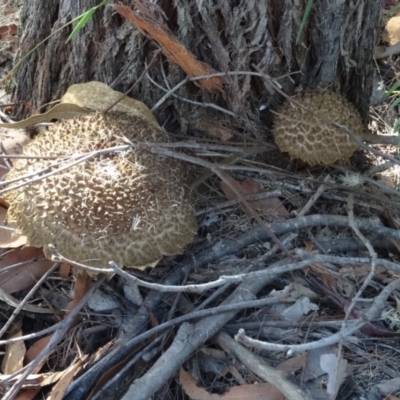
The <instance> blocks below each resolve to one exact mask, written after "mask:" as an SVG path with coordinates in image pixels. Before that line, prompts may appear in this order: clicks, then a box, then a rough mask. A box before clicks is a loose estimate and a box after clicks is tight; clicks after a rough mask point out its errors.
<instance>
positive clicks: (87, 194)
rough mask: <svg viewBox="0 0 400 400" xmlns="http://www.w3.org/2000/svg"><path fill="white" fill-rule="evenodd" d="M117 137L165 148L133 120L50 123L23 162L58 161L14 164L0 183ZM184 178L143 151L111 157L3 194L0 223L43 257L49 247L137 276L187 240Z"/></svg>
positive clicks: (175, 165) (168, 162)
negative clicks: (135, 271) (4, 215)
mask: <svg viewBox="0 0 400 400" xmlns="http://www.w3.org/2000/svg"><path fill="white" fill-rule="evenodd" d="M123 135H125V136H126V137H127V138H128V139H130V140H131V141H139V142H144V141H148V142H166V141H168V136H167V134H166V133H165V132H164V131H163V130H162V129H161V128H159V127H156V125H155V124H151V123H149V122H148V121H147V120H146V119H143V118H140V117H138V116H134V115H129V114H126V113H120V112H111V113H108V114H105V115H104V114H100V113H93V114H89V115H87V116H79V117H75V118H72V119H68V120H62V121H60V122H57V123H55V124H54V125H53V126H51V127H50V128H49V129H48V130H46V131H44V132H41V133H40V134H39V135H38V136H37V137H36V138H35V139H34V140H33V141H32V142H31V143H29V144H28V145H27V146H26V147H25V148H24V155H26V156H42V157H43V156H53V157H54V156H56V157H59V158H58V159H20V160H18V161H17V162H15V164H14V166H13V168H12V170H11V171H10V172H9V173H8V174H7V176H6V178H5V179H7V180H10V179H14V178H19V177H22V176H26V175H31V176H32V174H35V173H39V172H38V171H43V170H46V171H45V173H46V174H47V173H48V172H49V171H56V170H57V169H58V168H60V167H63V166H66V165H68V164H71V162H72V161H73V160H71V158H62V157H65V156H71V155H76V154H82V153H88V152H90V151H93V150H101V149H106V148H108V147H112V146H118V145H123V144H125V143H124V142H123V140H122V137H123ZM55 165H57V166H55ZM42 174H43V173H42ZM187 175H188V174H187V166H186V165H185V164H184V163H182V162H180V161H177V160H174V159H171V158H167V157H162V156H158V155H153V154H151V153H150V152H148V151H145V150H138V151H135V150H134V149H129V150H126V151H120V152H112V153H108V154H104V155H101V156H97V157H93V158H90V159H88V160H86V161H85V162H82V163H79V164H77V165H75V166H72V167H70V168H68V169H66V170H64V171H62V172H59V173H56V174H54V175H52V176H50V177H47V178H45V179H41V180H39V181H37V182H35V183H32V184H29V185H26V186H23V187H21V188H18V189H15V190H12V191H10V192H8V193H6V195H5V198H6V200H7V201H8V202H9V203H10V207H9V210H8V218H9V220H11V221H15V222H17V225H18V227H19V230H20V231H21V233H22V234H24V235H26V236H27V237H28V241H29V244H30V245H32V246H37V247H41V246H44V250H45V252H46V251H47V246H48V245H49V244H50V243H51V244H54V245H55V246H56V248H57V250H58V251H59V252H60V253H61V254H62V255H64V256H65V257H67V258H69V259H72V260H74V261H77V262H81V263H85V264H88V265H91V266H95V267H107V266H108V262H109V261H111V260H113V261H115V262H116V263H117V264H119V265H120V266H126V267H135V268H144V267H146V266H149V265H155V264H156V263H157V261H159V260H160V259H161V257H162V256H163V255H172V254H176V253H179V252H181V251H182V249H183V248H184V246H186V245H187V244H188V243H190V242H191V241H192V239H193V236H194V235H195V232H196V221H195V215H194V210H193V206H192V204H191V201H190V194H189V190H188V187H187V185H186V183H187V182H186V180H187ZM23 181H27V179H24V180H23ZM20 183H21V181H18V182H16V183H13V184H11V187H12V186H14V185H17V184H20Z"/></svg>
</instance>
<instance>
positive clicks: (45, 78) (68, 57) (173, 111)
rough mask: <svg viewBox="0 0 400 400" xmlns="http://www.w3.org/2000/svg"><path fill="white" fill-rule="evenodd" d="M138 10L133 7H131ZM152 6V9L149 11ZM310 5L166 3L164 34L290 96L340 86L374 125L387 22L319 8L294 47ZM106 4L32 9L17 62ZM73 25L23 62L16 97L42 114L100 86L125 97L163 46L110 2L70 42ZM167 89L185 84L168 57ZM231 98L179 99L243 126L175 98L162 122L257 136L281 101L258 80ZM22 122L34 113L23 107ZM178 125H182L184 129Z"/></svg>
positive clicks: (228, 94)
mask: <svg viewBox="0 0 400 400" xmlns="http://www.w3.org/2000/svg"><path fill="white" fill-rule="evenodd" d="M123 3H124V4H126V5H128V6H130V7H132V8H133V7H134V3H135V0H124V1H123ZM142 3H144V4H145V7H152V8H150V9H151V10H154V8H155V6H154V4H151V5H150V4H148V3H145V2H144V1H143V0H142ZM306 3H307V1H306V0H264V1H260V0H242V1H239V0H235V1H226V0H201V1H200V0H190V1H188V0H174V1H171V0H163V1H159V2H158V6H159V7H161V9H162V10H163V12H164V13H165V17H166V18H165V22H164V25H166V26H168V28H169V29H170V31H171V33H172V34H173V35H174V36H175V38H176V39H178V40H179V41H180V42H181V43H182V44H183V45H184V46H185V47H186V48H187V49H189V50H190V51H191V52H193V53H194V55H195V56H196V57H197V58H198V60H200V61H202V62H205V63H207V64H208V65H209V66H211V67H212V68H213V69H214V70H215V71H219V72H227V71H255V72H261V73H263V74H267V75H269V76H270V77H273V78H276V79H278V81H279V83H280V84H281V85H282V87H283V90H284V91H286V92H287V93H288V94H291V93H292V92H293V90H294V88H295V87H297V86H302V87H308V88H314V87H321V88H326V87H333V88H334V89H335V90H338V91H340V92H342V93H343V94H344V95H345V96H346V97H347V98H348V99H349V100H350V101H352V102H353V103H354V104H355V105H356V106H357V108H358V109H359V111H360V112H361V115H362V116H363V118H364V120H366V117H367V113H368V107H369V98H370V95H371V91H372V77H373V62H372V59H373V49H374V45H375V42H376V32H377V26H378V22H379V19H380V15H381V8H382V5H381V2H379V1H376V0H357V1H349V0H318V1H314V5H313V7H312V9H311V12H310V14H309V15H308V17H307V18H306V20H305V25H304V29H303V30H302V33H301V35H300V37H299V41H298V43H297V44H296V36H297V35H298V32H299V29H300V25H301V21H302V18H303V15H304V12H305V6H306ZM97 4H99V0H74V1H72V0H48V1H42V0H24V7H23V13H22V17H21V25H22V30H23V31H22V37H21V42H20V51H19V57H22V56H24V55H25V54H27V53H28V52H29V51H30V50H32V49H33V48H34V47H35V46H36V45H37V44H38V43H39V42H40V41H42V40H44V39H45V38H46V37H48V36H49V35H50V34H52V33H54V32H56V30H58V29H60V28H61V27H62V26H63V25H65V24H66V23H68V22H70V21H71V19H73V18H75V17H76V16H78V15H80V14H82V13H83V12H85V11H86V10H88V9H89V8H91V7H93V6H95V5H97ZM71 30H72V27H71V25H70V26H68V27H66V28H65V29H62V30H60V31H59V32H57V33H55V34H54V36H52V37H51V38H50V39H49V40H47V41H46V42H45V44H43V45H41V46H40V47H39V48H38V49H37V50H35V51H34V52H33V53H32V54H31V55H30V56H29V57H27V59H26V60H24V61H23V62H22V64H21V66H20V67H19V69H18V70H17V72H16V81H17V82H18V86H17V88H16V90H15V94H14V98H15V100H17V101H25V102H28V103H30V104H31V105H32V106H33V108H38V107H39V106H42V105H43V104H45V103H48V102H51V101H54V100H56V99H58V98H60V97H61V96H62V94H63V93H64V92H65V91H66V89H67V88H68V87H69V86H70V85H71V84H73V83H80V82H87V81H91V80H98V81H102V82H105V83H107V84H109V85H110V86H112V87H113V88H114V89H116V90H120V91H126V90H127V89H128V88H129V87H130V86H131V85H133V84H134V83H135V82H136V81H137V79H138V78H139V77H140V75H141V74H142V72H143V71H144V69H145V65H146V63H147V64H148V63H149V62H150V60H151V59H152V56H153V53H154V50H155V49H157V48H158V46H157V44H156V43H155V42H154V41H153V40H151V39H149V38H146V37H144V36H143V34H142V33H139V31H138V30H137V29H136V27H135V26H133V24H132V23H131V22H129V21H126V20H125V19H124V18H122V17H121V16H120V15H119V14H118V13H116V12H115V8H114V4H113V2H111V3H110V4H108V5H107V6H105V7H102V8H100V9H99V10H98V11H96V12H95V14H94V16H93V17H92V18H91V19H90V21H89V23H88V24H87V25H86V26H85V27H84V28H83V29H82V30H81V31H80V32H79V33H78V34H77V35H76V36H75V37H74V38H73V39H72V40H71V41H69V42H68V43H67V38H68V36H69V34H70V33H71ZM149 75H150V76H151V78H152V79H153V80H154V81H155V82H156V83H158V85H161V86H162V87H164V88H165V89H166V90H168V89H169V88H172V87H174V86H175V85H176V84H178V83H179V82H180V81H181V80H182V79H184V78H185V77H186V75H185V73H184V72H183V71H182V69H181V68H180V67H178V66H177V65H175V64H173V63H171V62H169V60H168V59H167V58H166V57H165V56H162V62H158V63H157V64H156V66H155V67H154V68H153V69H152V70H151V71H150V72H149ZM225 82H226V83H227V84H226V85H225V87H224V92H223V93H217V94H215V93H214V94H210V93H208V92H206V91H205V90H201V89H199V88H198V87H197V86H195V85H193V84H187V85H185V86H183V87H182V88H181V89H180V90H179V91H178V92H177V94H178V95H179V96H180V97H184V98H185V99H187V100H191V101H196V102H201V103H213V104H215V105H218V106H220V107H223V108H225V109H227V110H229V111H231V112H234V113H236V114H239V115H240V116H243V117H245V118H239V119H238V118H232V117H230V116H229V115H228V114H221V113H220V112H219V111H215V109H210V108H205V107H201V106H199V105H196V104H192V103H188V102H185V101H182V99H181V98H177V97H172V96H170V97H169V98H168V100H167V101H166V102H165V103H163V105H162V106H161V107H160V108H159V109H158V110H157V112H156V116H157V117H158V119H159V121H160V122H161V123H165V122H166V121H167V122H168V124H169V126H168V127H174V126H175V127H177V126H179V127H180V129H181V130H182V128H183V129H184V130H185V129H187V128H191V127H194V128H196V126H198V123H199V121H201V120H202V119H203V118H204V117H207V119H208V120H209V121H210V120H212V119H216V120H217V121H218V124H223V123H224V121H225V123H229V125H230V128H238V129H240V128H241V129H243V128H244V129H247V130H251V129H252V128H253V126H254V125H255V123H258V122H259V121H260V120H261V121H263V122H265V121H267V119H268V114H269V113H268V111H269V109H270V107H271V106H272V107H273V106H274V105H275V104H276V102H277V101H279V96H277V95H276V93H274V92H273V91H271V89H270V87H269V86H268V83H267V82H266V81H265V80H263V79H261V78H259V77H254V76H250V75H232V76H228V77H227V78H226V79H225ZM164 94H165V92H164V91H162V90H160V89H159V88H158V87H157V86H155V85H154V84H153V83H151V82H150V81H149V79H147V78H145V79H142V80H141V82H140V83H139V84H138V85H137V86H136V88H135V90H134V92H133V93H132V94H131V95H132V97H135V98H137V99H139V100H142V101H143V102H144V103H146V104H147V105H148V106H150V107H151V106H153V105H154V104H155V103H156V102H157V100H159V99H160V98H161V97H162V96H163V95H164ZM18 111H19V114H20V115H19V116H20V117H22V116H26V115H27V114H29V113H30V112H31V110H29V109H28V108H24V107H23V106H22V105H21V106H20V108H19V109H18ZM176 123H179V125H177V124H176Z"/></svg>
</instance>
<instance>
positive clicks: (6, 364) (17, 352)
mask: <svg viewBox="0 0 400 400" xmlns="http://www.w3.org/2000/svg"><path fill="white" fill-rule="evenodd" d="M22 335H23V334H22V330H21V329H19V330H18V331H17V332H15V333H13V334H11V335H9V336H7V339H14V338H17V337H20V336H22ZM5 350H6V351H5V354H4V356H3V362H2V364H1V369H2V371H3V374H9V375H12V374H14V373H15V372H17V371H19V370H20V369H21V368H22V367H23V366H24V357H25V353H26V347H25V343H24V342H23V341H20V342H13V343H9V344H6V346H5Z"/></svg>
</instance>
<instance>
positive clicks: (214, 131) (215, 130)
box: [195, 120, 233, 142]
mask: <svg viewBox="0 0 400 400" xmlns="http://www.w3.org/2000/svg"><path fill="white" fill-rule="evenodd" d="M195 126H196V128H197V129H200V130H202V131H204V132H205V133H207V134H208V135H210V136H213V137H215V138H217V139H219V140H221V142H227V141H228V140H231V139H232V138H233V133H232V131H231V130H230V129H227V128H224V127H222V126H219V125H216V124H213V123H212V122H209V121H205V120H199V121H196V125H195Z"/></svg>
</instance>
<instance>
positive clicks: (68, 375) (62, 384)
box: [49, 355, 88, 400]
mask: <svg viewBox="0 0 400 400" xmlns="http://www.w3.org/2000/svg"><path fill="white" fill-rule="evenodd" d="M87 358H88V356H87V355H86V356H84V357H83V358H82V359H80V360H76V361H74V362H73V364H72V365H70V366H69V367H68V368H67V369H66V370H64V371H63V372H62V374H61V376H60V377H59V381H58V382H57V384H56V385H55V386H54V387H53V389H52V391H51V394H50V399H49V400H62V399H63V398H64V394H65V392H66V390H67V389H68V386H69V385H70V383H71V382H72V379H73V378H74V376H75V375H76V374H77V373H78V372H79V371H80V370H81V369H82V365H83V363H84V362H85V361H86V359H87Z"/></svg>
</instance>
